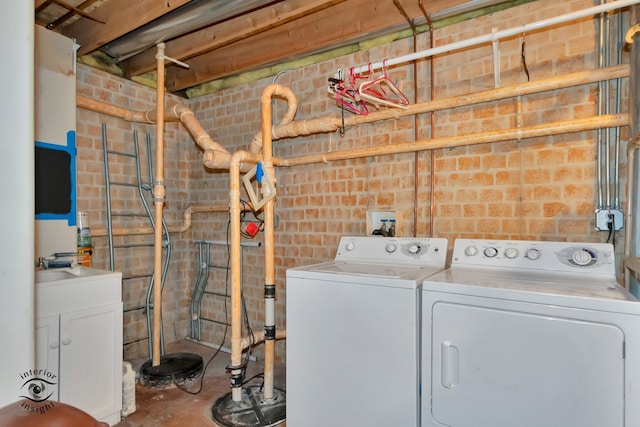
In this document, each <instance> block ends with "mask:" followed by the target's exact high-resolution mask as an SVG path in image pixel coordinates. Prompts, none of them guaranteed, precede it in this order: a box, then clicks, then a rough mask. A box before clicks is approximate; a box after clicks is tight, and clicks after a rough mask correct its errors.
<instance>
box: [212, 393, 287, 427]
mask: <svg viewBox="0 0 640 427" xmlns="http://www.w3.org/2000/svg"><path fill="white" fill-rule="evenodd" d="M262 396H263V394H262V386H251V387H247V388H243V389H242V401H241V402H234V401H233V398H232V396H231V392H229V393H227V394H225V395H224V396H222V397H221V398H219V399H218V400H216V402H215V403H214V404H213V406H212V407H211V415H212V417H213V420H214V421H215V422H217V423H218V424H220V425H223V426H229V427H250V426H257V427H258V426H259V427H264V426H276V425H278V424H282V423H283V422H284V421H285V419H286V416H287V404H286V403H287V402H286V398H285V397H286V395H285V393H284V391H282V390H279V389H277V388H274V389H273V399H269V400H266V401H265V400H264V399H263V398H262Z"/></svg>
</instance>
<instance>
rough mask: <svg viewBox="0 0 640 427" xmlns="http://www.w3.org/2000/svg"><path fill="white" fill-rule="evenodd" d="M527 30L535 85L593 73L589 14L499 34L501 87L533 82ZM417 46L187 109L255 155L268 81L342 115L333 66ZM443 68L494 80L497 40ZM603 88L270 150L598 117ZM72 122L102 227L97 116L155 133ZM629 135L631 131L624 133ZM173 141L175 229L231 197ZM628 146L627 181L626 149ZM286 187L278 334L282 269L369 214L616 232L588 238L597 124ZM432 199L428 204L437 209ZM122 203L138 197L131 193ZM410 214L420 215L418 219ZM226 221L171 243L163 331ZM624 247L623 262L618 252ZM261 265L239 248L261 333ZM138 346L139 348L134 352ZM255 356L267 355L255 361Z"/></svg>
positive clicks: (468, 87)
mask: <svg viewBox="0 0 640 427" xmlns="http://www.w3.org/2000/svg"><path fill="white" fill-rule="evenodd" d="M592 5H593V4H592V2H590V1H585V0H571V1H565V2H553V1H550V0H540V1H537V2H534V3H529V4H526V5H523V6H519V7H515V8H512V9H509V10H507V11H503V12H498V13H495V14H493V15H489V16H485V17H481V18H477V19H475V20H474V21H473V22H471V23H470V22H463V23H460V24H456V25H452V26H449V27H445V28H442V29H437V30H435V32H434V42H435V44H436V45H443V44H447V43H451V42H454V41H457V40H463V39H467V38H469V37H474V36H478V35H482V34H487V33H490V32H491V31H492V29H493V28H497V29H506V28H511V27H515V26H519V25H522V24H525V23H531V22H535V21H538V20H541V19H544V18H547V17H550V16H556V15H559V14H563V13H567V12H570V11H572V10H576V9H581V8H586V7H590V6H592ZM523 39H524V41H525V42H526V51H525V53H526V63H527V67H528V70H529V73H530V76H531V79H532V80H536V79H541V78H544V77H549V76H555V75H562V74H565V73H568V72H571V71H579V70H584V69H591V68H594V67H595V64H596V55H595V53H594V49H595V26H594V23H593V21H591V20H588V19H585V20H581V21H580V22H577V23H572V24H566V25H560V26H556V27H554V28H553V29H552V30H550V31H547V30H543V31H538V32H535V33H532V34H525V35H523V36H519V37H514V38H513V39H509V40H503V41H501V42H500V52H501V59H500V68H501V72H500V77H501V85H502V86H507V85H511V84H516V83H522V82H525V81H526V78H527V77H526V75H525V73H524V71H523V67H522V64H521V44H522V41H523ZM428 46H429V35H428V34H422V35H420V36H419V37H418V49H419V50H423V49H426V48H427V47H428ZM412 51H413V40H412V39H406V40H399V41H396V42H393V43H389V44H387V45H384V46H381V47H375V48H371V49H369V50H367V51H362V52H358V53H356V54H353V55H349V56H346V57H341V58H337V59H335V60H330V61H326V62H324V63H320V64H316V65H312V66H308V67H306V68H304V69H298V70H291V71H287V72H284V73H281V74H280V75H278V76H277V77H276V78H269V79H263V80H260V81H256V82H252V83H249V84H246V85H244V86H240V87H235V88H230V89H226V90H223V91H221V92H218V93H215V94H212V95H208V96H204V97H200V98H197V99H193V100H188V101H185V102H186V104H187V105H188V106H189V107H190V108H191V109H192V110H193V111H194V112H195V115H196V118H198V120H199V121H200V122H201V124H202V125H203V127H204V129H206V130H207V131H208V132H209V133H210V135H211V137H212V138H213V139H214V140H216V141H217V142H219V143H221V144H222V145H223V146H224V147H226V148H227V149H229V151H231V152H233V151H235V150H237V149H247V148H248V145H249V143H250V141H251V139H252V137H253V136H254V135H255V133H256V132H258V131H259V130H260V109H259V108H260V106H259V99H260V95H261V93H262V91H263V89H264V88H265V87H266V86H267V85H268V84H270V83H272V82H273V81H277V83H279V84H282V85H284V86H287V87H289V88H290V89H292V91H293V92H294V94H295V95H296V97H297V99H298V102H299V109H298V113H297V116H296V119H297V120H304V119H313V118H318V117H321V116H326V115H335V116H336V117H339V116H340V110H339V108H338V107H337V106H336V103H335V101H334V100H333V99H332V98H331V97H330V96H329V95H328V94H327V90H326V85H327V78H328V77H330V76H332V75H333V73H334V72H335V71H336V70H337V69H339V68H349V67H351V66H359V65H363V64H366V63H368V62H377V61H380V60H382V59H384V58H389V57H394V56H397V55H403V54H407V53H410V52H412ZM434 70H435V72H434V80H435V87H434V94H435V98H436V99H440V98H444V97H449V96H455V95H463V94H467V93H473V92H477V91H482V90H486V89H491V88H493V87H494V77H493V60H492V53H491V45H490V44H488V45H485V46H479V47H474V48H468V49H464V50H461V51H457V52H450V53H448V54H444V55H440V56H438V57H436V58H434ZM429 73H430V64H429V61H428V60H423V61H420V62H419V64H418V73H417V82H418V84H417V87H418V90H417V92H416V93H414V90H413V81H414V73H413V66H412V65H410V64H406V65H401V66H394V67H391V68H390V69H389V70H388V74H389V76H390V77H391V78H392V79H393V80H394V81H396V82H397V84H398V85H399V86H400V88H401V89H402V90H403V91H404V92H405V93H406V94H407V96H408V97H409V99H411V100H412V101H414V100H417V101H418V102H423V101H426V100H429V99H430V97H431V88H430V84H429V81H430V75H429ZM78 88H79V89H78V90H79V92H80V93H83V94H86V95H88V96H92V97H96V98H99V99H105V100H107V101H109V102H114V103H119V104H120V105H124V106H127V107H130V108H134V109H147V108H153V106H154V98H153V91H151V90H149V89H146V88H141V87H140V86H138V85H136V84H134V83H131V82H125V81H123V80H121V79H118V78H115V77H113V76H109V75H106V74H102V73H100V72H96V71H92V70H90V69H87V68H82V67H81V69H80V73H79V84H78ZM622 90H623V94H624V95H623V105H624V103H625V102H626V93H627V91H628V89H627V82H626V81H623V88H622ZM596 95H597V92H596V85H589V86H581V87H577V88H572V89H566V90H558V91H554V92H548V93H542V94H537V95H532V96H523V97H521V98H510V99H506V100H502V101H499V102H491V103H489V102H488V103H483V104H478V105H474V106H470V107H461V108H456V109H451V110H447V111H439V112H436V113H435V115H434V122H435V126H434V128H433V129H431V126H430V123H431V118H430V116H429V115H428V114H423V115H420V116H419V117H418V119H417V122H416V121H415V120H414V118H413V117H406V118H399V119H391V120H387V121H383V122H376V123H373V124H366V125H361V126H358V127H350V128H347V129H346V130H345V134H344V136H340V134H339V133H338V132H334V133H327V134H319V135H312V136H308V137H299V138H288V139H284V140H278V141H274V154H275V155H276V156H279V157H283V158H290V157H297V156H302V155H306V154H313V153H321V152H326V151H335V150H342V149H348V148H358V147H368V146H377V145H387V144H401V143H404V142H409V141H415V140H416V139H418V140H425V139H428V138H429V137H430V135H431V134H432V135H433V137H434V138H439V137H446V136H455V135H464V134H469V133H476V132H483V131H489V130H498V129H508V128H513V127H516V126H529V125H535V124H540V123H549V122H554V121H564V120H570V119H573V118H579V117H589V116H591V115H593V114H594V111H595V108H596V107H595V103H596ZM171 101H176V99H175V98H174V99H172V100H171ZM381 108H384V107H381ZM285 109H286V105H285V103H284V101H283V100H281V99H276V100H274V103H273V110H274V117H275V120H276V121H277V120H279V118H280V117H281V116H282V114H283V113H284V111H285ZM346 114H350V113H346ZM78 120H79V125H78V130H79V132H78V134H79V145H80V147H81V148H80V156H81V160H82V159H84V160H85V161H84V162H82V161H81V162H79V164H83V163H84V166H79V167H83V168H85V167H86V168H87V169H86V173H82V177H85V176H86V179H87V183H86V184H82V185H81V187H80V190H79V198H80V200H79V206H80V208H81V209H86V210H89V211H90V212H93V213H94V215H95V218H96V219H95V220H94V217H93V216H92V222H93V223H92V224H95V223H98V224H103V221H104V215H103V214H102V213H101V209H103V204H104V202H103V189H102V179H101V177H100V171H101V169H100V168H101V153H100V151H99V150H100V129H99V123H100V121H105V122H107V123H108V124H109V131H110V134H111V133H113V134H114V135H118V136H119V137H122V138H123V139H125V140H127V141H129V140H131V133H132V131H133V129H136V128H139V129H141V130H140V131H141V132H146V131H149V132H152V133H153V132H154V130H153V128H152V127H147V126H140V125H130V124H126V123H123V122H122V121H119V120H115V119H111V118H106V117H99V116H98V115H97V114H95V113H90V112H86V111H82V110H79V113H78ZM416 123H417V128H416V127H415V124H416ZM625 132H626V130H623V133H622V136H623V139H624V136H625ZM153 139H155V138H153ZM167 141H168V145H169V147H170V148H169V152H168V155H167V158H168V162H169V163H168V165H167V175H168V177H167V186H168V198H167V200H168V204H169V206H168V216H169V219H170V223H172V224H173V223H178V222H179V221H180V220H181V212H182V211H183V210H184V208H186V207H187V206H189V205H212V204H213V205H221V204H222V205H226V204H228V194H229V192H228V191H229V190H228V186H229V180H228V175H227V173H225V172H224V171H212V170H207V169H206V168H204V166H203V165H202V160H201V154H202V153H201V152H200V151H199V150H198V149H197V147H196V145H195V144H194V143H193V142H192V141H191V139H190V138H189V137H188V135H187V134H186V132H185V131H184V129H182V128H180V127H179V126H177V125H175V124H171V125H168V126H167ZM174 142H175V145H173V143H174ZM172 150H173V151H172ZM621 152H622V156H623V163H622V169H621V170H622V177H624V170H625V164H624V153H625V150H624V145H623V149H622V151H621ZM83 170H84V169H83ZM416 170H417V173H416ZM121 173H122V174H123V175H128V174H129V173H130V171H127V170H125V169H124V167H123V169H122V171H121ZM81 179H83V178H81ZM277 180H278V186H277V188H278V197H277V202H276V214H277V216H278V219H279V227H278V229H277V231H276V287H277V303H276V323H277V327H278V328H283V327H286V319H285V302H286V289H285V272H286V269H287V268H291V267H295V266H300V265H305V264H311V263H316V262H321V261H326V260H329V259H331V258H333V257H334V255H335V249H336V246H337V243H338V240H339V238H340V236H342V235H349V234H354V235H364V234H365V232H366V223H365V218H366V212H367V210H372V209H375V210H391V209H393V210H396V211H397V219H398V223H397V234H398V235H400V236H412V235H414V234H415V235H418V236H429V235H430V233H431V230H433V234H432V235H433V236H434V237H446V238H448V239H449V244H450V245H453V241H454V239H455V238H457V237H479V238H501V239H540V240H574V241H589V242H602V241H605V240H606V238H607V236H606V233H598V232H596V231H594V209H595V207H596V200H597V199H596V191H595V190H596V186H595V132H580V133H574V134H567V135H561V136H556V137H551V136H548V137H540V138H531V139H523V140H514V141H506V142H499V143H490V144H482V145H475V146H467V147H455V148H446V149H437V150H433V151H423V152H420V153H418V154H417V155H416V154H413V153H409V154H394V155H386V156H379V157H372V158H365V159H355V160H344V161H336V162H331V163H328V164H323V163H321V164H312V165H306V166H296V167H291V168H285V167H281V168H278V169H277ZM432 181H433V182H432ZM621 184H622V187H621V188H624V179H622V183H621ZM432 186H433V195H432V194H431V187H432ZM245 198H246V197H245ZM432 198H433V204H431V203H430V202H431V199H432ZM124 199H125V201H128V200H130V199H129V198H127V197H124ZM414 199H417V201H418V203H417V206H414ZM131 200H133V199H131ZM123 203H124V202H123ZM414 212H417V217H416V218H415V224H416V227H414ZM227 224H228V215H227V213H224V212H223V213H200V214H194V216H193V221H192V228H191V229H190V230H189V231H188V232H187V233H184V234H181V235H176V236H175V237H174V236H173V235H172V239H173V241H174V242H175V244H176V247H177V250H176V251H175V252H174V256H175V261H173V259H174V258H172V264H171V267H170V269H169V271H170V273H169V276H170V277H171V278H173V279H174V280H172V281H170V282H169V284H168V285H167V286H168V289H166V290H165V295H166V299H165V304H166V305H165V309H166V312H165V313H166V314H165V323H164V325H165V334H167V332H169V333H170V335H171V340H173V339H174V338H175V337H180V336H184V335H185V334H186V333H187V328H188V323H189V322H188V303H189V298H190V295H191V292H192V290H193V283H194V281H195V277H196V274H197V269H198V262H197V260H198V252H197V250H198V245H197V244H196V243H195V240H203V239H204V240H216V241H218V240H223V241H224V240H226V238H227ZM261 239H262V234H259V235H258V236H257V237H256V239H254V241H253V242H261ZM621 240H622V236H621V235H619V236H618V241H619V242H620V243H622V242H621ZM98 244H103V243H102V242H97V243H96V245H98ZM618 247H621V244H619V245H618ZM97 252H98V253H97V255H96V257H95V258H96V261H97V262H100V263H103V264H104V263H105V262H106V258H105V256H104V255H103V254H104V253H105V251H104V249H103V247H98V248H97ZM618 252H619V254H618V258H619V259H620V258H621V253H620V250H619V251H618ZM226 255H227V252H226V248H224V246H220V245H213V246H212V249H211V264H215V265H218V266H221V267H222V268H212V273H211V274H210V277H209V285H210V288H209V289H211V290H214V291H215V292H218V293H225V292H226V290H225V289H226V286H227V285H226V283H227V277H226V270H225V269H224V267H225V266H226V259H227V258H226ZM148 262H149V260H148V257H147V258H144V259H142V258H141V259H136V260H135V262H133V264H134V265H136V266H138V265H143V264H147V263H148ZM262 263H263V257H262V249H260V248H253V247H247V248H245V249H244V266H243V287H244V297H245V305H246V307H247V311H248V316H247V317H248V319H249V321H250V324H251V327H252V328H253V329H256V330H260V329H261V328H262V326H263V319H264V316H263V312H262V311H263V308H264V304H263V290H262V286H263V268H262ZM105 265H106V264H105ZM127 292H129V293H127ZM140 292H141V291H140V289H138V290H136V291H135V292H134V291H133V287H132V290H131V291H129V290H126V291H125V294H126V295H127V300H128V302H129V303H133V301H134V300H136V301H137V300H139V298H140V295H139V294H140ZM129 300H130V301H129ZM225 311H228V306H227V307H226V310H225V303H224V298H222V297H219V296H211V295H209V296H206V297H205V299H204V301H203V313H202V315H203V317H207V318H210V319H212V320H214V321H215V322H219V323H215V322H205V323H203V327H202V339H203V340H204V341H207V342H210V343H212V344H216V345H217V344H223V345H225V346H228V345H229V341H228V339H229V333H228V331H226V330H225V327H224V326H223V325H222V323H224V322H226V315H225ZM129 319H130V320H129V321H127V317H125V322H126V328H130V329H131V330H134V329H135V330H136V331H138V330H140V329H142V328H143V326H144V325H143V317H142V316H140V315H137V314H134V315H131V316H130V317H129ZM128 335H130V336H133V335H134V334H133V333H130V334H128ZM143 344H144V345H146V343H143ZM131 347H133V346H131ZM276 348H277V353H278V354H277V358H278V359H282V358H283V357H284V343H279V344H278V345H277V347H276ZM143 350H144V348H140V347H138V348H137V351H143ZM260 353H261V349H260V348H259V349H258V350H257V354H260ZM132 354H133V353H132Z"/></svg>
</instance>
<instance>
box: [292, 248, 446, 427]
mask: <svg viewBox="0 0 640 427" xmlns="http://www.w3.org/2000/svg"><path fill="white" fill-rule="evenodd" d="M446 257H447V240H446V239H432V238H392V237H342V238H341V240H340V245H339V247H338V251H337V255H336V257H335V259H334V260H333V261H330V262H325V263H322V264H317V265H312V266H306V267H299V268H294V269H289V270H287V308H286V313H287V351H286V356H287V360H286V377H287V379H286V384H287V426H290V427H316V426H317V427H327V426H331V427H340V426H344V427H360V426H361V427H365V426H366V427H375V426H380V427H382V426H384V427H388V426H403V427H413V426H418V425H419V423H420V416H419V410H420V405H419V383H420V373H419V363H420V357H419V351H420V345H419V339H420V284H421V283H422V281H423V280H424V279H425V278H426V277H428V276H430V275H432V274H434V273H436V272H438V271H441V270H443V269H444V267H445V262H446Z"/></svg>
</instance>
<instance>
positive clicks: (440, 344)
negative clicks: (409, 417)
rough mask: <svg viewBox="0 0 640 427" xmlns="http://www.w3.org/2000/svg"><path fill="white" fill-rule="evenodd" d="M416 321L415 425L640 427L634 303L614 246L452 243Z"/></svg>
mask: <svg viewBox="0 0 640 427" xmlns="http://www.w3.org/2000/svg"><path fill="white" fill-rule="evenodd" d="M422 319H423V327H422V345H423V347H422V414H421V415H422V427H432V426H449V427H480V426H491V427H543V426H544V427H567V426H574V427H622V426H626V427H630V426H640V303H639V302H638V301H637V300H636V298H635V297H634V296H633V295H631V294H630V293H629V292H627V291H626V290H625V289H624V288H622V287H620V286H619V285H618V284H617V282H616V278H615V263H614V252H613V247H612V246H611V245H608V244H594V243H558V242H529V241H497V240H466V239H459V240H456V242H455V245H454V249H453V257H452V262H451V267H450V268H449V269H448V270H446V271H444V272H441V273H439V274H436V275H435V276H431V277H429V278H428V279H427V280H426V281H425V282H424V283H423V287H422Z"/></svg>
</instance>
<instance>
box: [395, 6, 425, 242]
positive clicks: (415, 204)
mask: <svg viewBox="0 0 640 427" xmlns="http://www.w3.org/2000/svg"><path fill="white" fill-rule="evenodd" d="M393 4H394V5H395V6H396V8H397V9H398V10H399V11H400V13H401V14H402V16H404V19H406V20H407V22H408V23H409V27H411V33H412V34H413V52H414V53H416V52H417V51H418V33H417V31H416V26H415V25H414V24H413V20H412V19H411V18H409V15H407V12H406V11H405V10H404V8H403V7H402V5H401V4H400V2H398V0H393ZM412 63H413V103H414V104H417V103H418V61H417V60H414V61H412ZM419 122H420V121H419V119H418V115H417V114H414V116H413V139H414V140H416V141H417V140H418V137H419V130H418V127H419ZM419 166H420V157H419V154H418V152H417V151H416V152H415V153H414V155H413V237H416V236H417V235H418V186H419V182H420V175H419V173H418V168H419Z"/></svg>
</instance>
